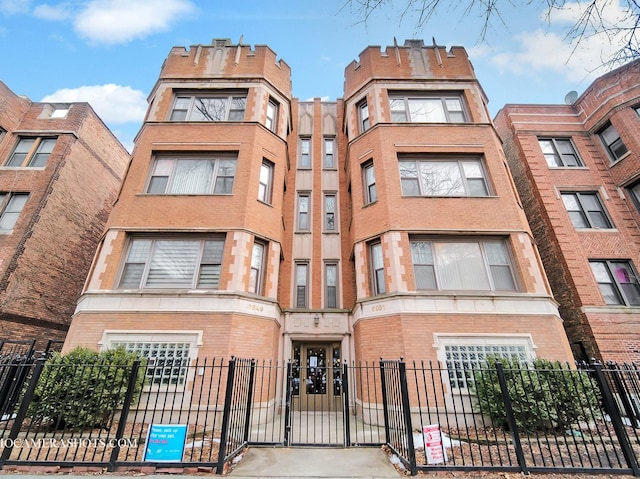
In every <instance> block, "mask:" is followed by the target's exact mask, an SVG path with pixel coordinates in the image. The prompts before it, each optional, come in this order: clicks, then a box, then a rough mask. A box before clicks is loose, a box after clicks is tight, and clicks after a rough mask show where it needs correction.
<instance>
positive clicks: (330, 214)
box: [324, 193, 338, 232]
mask: <svg viewBox="0 0 640 479" xmlns="http://www.w3.org/2000/svg"><path fill="white" fill-rule="evenodd" d="M324 230H325V231H330V232H335V231H338V195H337V194H336V193H325V194H324Z"/></svg>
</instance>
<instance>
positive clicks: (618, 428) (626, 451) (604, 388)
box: [591, 361, 640, 476]
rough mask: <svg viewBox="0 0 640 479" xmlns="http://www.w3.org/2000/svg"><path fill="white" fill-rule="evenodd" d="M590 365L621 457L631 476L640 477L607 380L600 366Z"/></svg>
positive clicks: (596, 363) (636, 462) (598, 364)
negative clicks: (616, 438)
mask: <svg viewBox="0 0 640 479" xmlns="http://www.w3.org/2000/svg"><path fill="white" fill-rule="evenodd" d="M591 365H592V366H593V370H594V372H595V377H596V381H597V382H598V387H599V388H600V392H601V393H602V404H603V406H604V410H605V411H606V413H607V414H608V415H609V417H610V418H611V423H612V424H613V430H614V431H615V433H616V435H617V436H618V442H619V443H620V448H621V449H622V455H623V456H624V458H625V460H626V461H627V465H628V466H629V468H631V471H632V472H633V475H634V476H640V468H639V467H638V460H637V459H636V456H635V454H634V453H633V449H632V448H631V444H630V443H629V437H628V436H627V433H626V431H625V430H624V425H623V424H622V418H621V417H620V412H619V411H618V407H617V406H616V403H615V400H614V399H613V394H612V393H611V388H610V387H609V384H608V383H607V378H605V377H604V373H603V372H602V364H600V363H599V362H597V361H594V362H593V363H592V364H591Z"/></svg>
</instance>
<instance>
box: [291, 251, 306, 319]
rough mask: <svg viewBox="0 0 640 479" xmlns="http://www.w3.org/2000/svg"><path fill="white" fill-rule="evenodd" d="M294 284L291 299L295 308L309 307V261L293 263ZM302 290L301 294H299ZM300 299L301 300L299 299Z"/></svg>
mask: <svg viewBox="0 0 640 479" xmlns="http://www.w3.org/2000/svg"><path fill="white" fill-rule="evenodd" d="M294 264H295V275H294V278H295V284H294V290H293V299H294V303H293V304H294V307H295V308H299V309H301V308H304V309H308V308H309V263H308V262H307V261H296V262H295V263H294ZM301 292H302V294H301ZM301 300H302V301H301Z"/></svg>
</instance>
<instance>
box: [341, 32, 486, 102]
mask: <svg viewBox="0 0 640 479" xmlns="http://www.w3.org/2000/svg"><path fill="white" fill-rule="evenodd" d="M344 76H345V83H344V98H349V97H350V96H351V95H352V94H353V93H355V92H356V91H357V90H358V89H359V88H361V87H362V86H363V85H364V84H365V83H367V82H369V81H371V80H378V79H379V80H385V79H393V80H420V81H424V80H429V79H431V80H438V79H442V80H447V81H451V80H476V76H475V72H474V70H473V65H472V64H471V62H470V61H469V57H468V55H467V52H466V50H465V49H464V48H463V47H451V48H449V49H448V50H447V49H446V48H445V47H443V46H438V45H436V44H435V42H434V45H432V46H425V45H424V42H423V41H422V40H407V41H405V44H404V45H403V46H400V45H397V44H396V45H393V46H388V47H386V49H385V50H384V51H381V49H380V47H379V46H371V47H367V48H366V49H365V50H363V51H362V52H361V53H360V55H359V59H358V61H355V60H354V61H353V62H351V63H350V64H349V65H348V66H347V68H345V74H344Z"/></svg>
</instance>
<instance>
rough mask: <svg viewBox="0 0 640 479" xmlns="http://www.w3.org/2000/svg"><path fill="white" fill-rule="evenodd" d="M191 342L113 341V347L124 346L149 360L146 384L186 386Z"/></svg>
mask: <svg viewBox="0 0 640 479" xmlns="http://www.w3.org/2000/svg"><path fill="white" fill-rule="evenodd" d="M190 347H191V344H190V343H182V342H162V343H160V342H151V341H113V342H112V343H111V348H114V349H115V348H124V349H125V350H127V351H129V352H131V353H135V354H137V355H138V356H139V357H141V358H144V359H146V360H147V369H146V371H145V379H146V381H145V384H147V385H158V386H184V385H186V381H187V375H188V374H187V373H188V369H189V350H190Z"/></svg>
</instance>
